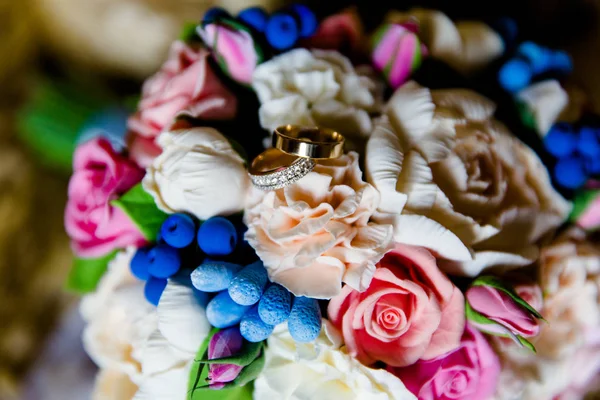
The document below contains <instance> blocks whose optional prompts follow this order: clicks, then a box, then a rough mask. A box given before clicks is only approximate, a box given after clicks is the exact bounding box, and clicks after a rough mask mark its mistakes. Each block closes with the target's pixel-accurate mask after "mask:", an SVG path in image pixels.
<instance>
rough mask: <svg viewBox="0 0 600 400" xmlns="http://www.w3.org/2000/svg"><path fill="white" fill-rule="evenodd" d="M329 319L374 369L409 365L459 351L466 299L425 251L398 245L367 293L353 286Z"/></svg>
mask: <svg viewBox="0 0 600 400" xmlns="http://www.w3.org/2000/svg"><path fill="white" fill-rule="evenodd" d="M328 313H329V319H330V320H331V322H333V324H334V325H335V326H336V327H337V328H338V329H340V330H341V331H342V334H343V336H344V340H345V342H346V346H347V348H348V351H349V353H350V354H351V355H352V356H354V357H356V358H358V360H359V361H361V362H362V363H364V364H366V365H370V364H372V363H374V362H376V361H383V362H385V363H386V364H388V365H390V366H394V367H403V366H407V365H411V364H413V363H415V362H416V361H417V360H419V359H431V358H434V357H437V356H439V355H441V354H444V353H446V352H448V351H450V350H453V349H455V348H456V347H457V346H458V345H459V343H460V337H461V335H462V333H463V330H464V326H465V314H464V298H463V295H462V293H461V292H460V290H459V289H458V288H456V287H455V286H454V285H453V284H452V282H450V280H449V279H448V278H447V277H446V276H445V275H444V274H443V273H442V272H441V271H440V270H439V268H438V266H437V265H436V261H435V258H434V257H433V255H431V254H430V253H429V252H428V251H427V250H425V249H423V248H419V247H413V246H406V245H396V247H395V249H394V250H392V251H390V252H389V253H387V254H386V255H385V257H384V258H383V259H382V260H381V261H380V262H379V264H378V265H377V269H376V271H375V275H374V277H373V280H372V282H371V285H370V286H369V287H368V288H367V290H366V291H365V292H363V293H360V292H358V291H356V290H353V289H352V288H350V287H349V286H345V287H344V288H343V289H342V293H341V294H340V295H338V296H336V297H334V298H333V299H331V302H330V303H329V308H328Z"/></svg>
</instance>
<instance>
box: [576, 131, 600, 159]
mask: <svg viewBox="0 0 600 400" xmlns="http://www.w3.org/2000/svg"><path fill="white" fill-rule="evenodd" d="M577 150H579V153H581V154H582V155H584V156H586V157H589V158H596V157H600V132H599V131H598V130H597V129H595V128H592V127H589V126H584V127H582V128H581V129H580V131H579V140H578V141H577Z"/></svg>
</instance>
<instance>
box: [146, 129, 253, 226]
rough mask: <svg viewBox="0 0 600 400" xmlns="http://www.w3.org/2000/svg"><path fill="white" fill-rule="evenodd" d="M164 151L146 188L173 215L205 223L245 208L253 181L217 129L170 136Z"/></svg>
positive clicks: (162, 138) (165, 136)
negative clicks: (183, 215) (186, 216)
mask: <svg viewBox="0 0 600 400" xmlns="http://www.w3.org/2000/svg"><path fill="white" fill-rule="evenodd" d="M158 144H159V145H160V146H161V147H162V149H163V152H162V154H161V155H160V156H158V157H157V158H156V159H155V160H154V162H153V163H152V165H151V166H150V167H149V168H148V169H147V172H146V176H145V177H144V179H143V181H142V184H143V186H144V189H145V190H146V191H147V192H148V193H150V194H151V195H152V196H153V197H154V200H155V201H156V205H157V206H158V208H160V209H161V210H163V211H165V212H167V213H174V212H188V213H190V214H193V215H195V216H196V217H198V218H199V219H201V220H204V219H208V218H210V217H212V216H215V215H229V214H234V213H236V212H238V211H240V210H242V209H243V204H244V200H245V197H246V191H247V190H248V187H249V182H250V180H249V178H248V174H247V172H246V168H245V166H244V160H243V159H242V157H240V155H239V154H238V153H237V152H236V151H235V150H234V149H233V147H232V146H231V144H230V143H229V142H228V141H227V139H226V138H225V137H224V136H223V135H221V134H220V133H219V132H218V131H216V130H215V129H212V128H191V129H181V130H175V131H171V132H164V133H162V134H161V135H160V136H159V138H158Z"/></svg>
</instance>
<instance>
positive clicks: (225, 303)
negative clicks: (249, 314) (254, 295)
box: [206, 290, 250, 328]
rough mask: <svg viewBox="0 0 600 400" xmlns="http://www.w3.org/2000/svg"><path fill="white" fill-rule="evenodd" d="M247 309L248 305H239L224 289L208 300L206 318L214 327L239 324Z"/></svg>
mask: <svg viewBox="0 0 600 400" xmlns="http://www.w3.org/2000/svg"><path fill="white" fill-rule="evenodd" d="M249 309H250V307H249V306H241V305H239V304H238V303H236V302H235V301H233V300H232V299H231V297H229V293H227V290H224V291H222V292H221V293H219V294H218V295H216V296H215V297H214V298H213V299H212V300H211V301H209V302H208V305H207V306H206V319H208V322H210V324H211V325H212V326H214V327H215V328H228V327H230V326H233V325H237V324H239V323H240V321H241V320H242V316H243V315H244V314H245V313H246V311H248V310H249Z"/></svg>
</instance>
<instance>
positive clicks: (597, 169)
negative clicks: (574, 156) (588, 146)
mask: <svg viewBox="0 0 600 400" xmlns="http://www.w3.org/2000/svg"><path fill="white" fill-rule="evenodd" d="M585 170H586V172H587V173H588V174H589V175H600V157H592V158H586V160H585Z"/></svg>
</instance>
